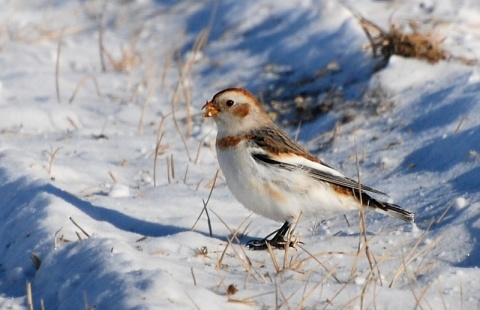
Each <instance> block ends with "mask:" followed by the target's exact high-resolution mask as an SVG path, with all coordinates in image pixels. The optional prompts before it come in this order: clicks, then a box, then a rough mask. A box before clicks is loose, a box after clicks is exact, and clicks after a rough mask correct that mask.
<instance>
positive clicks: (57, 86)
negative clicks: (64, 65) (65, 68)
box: [55, 31, 63, 103]
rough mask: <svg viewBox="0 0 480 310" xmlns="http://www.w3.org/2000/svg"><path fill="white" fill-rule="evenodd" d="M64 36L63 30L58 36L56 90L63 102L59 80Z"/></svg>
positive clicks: (58, 97)
mask: <svg viewBox="0 0 480 310" xmlns="http://www.w3.org/2000/svg"><path fill="white" fill-rule="evenodd" d="M62 37H63V31H62V32H61V33H60V36H59V37H58V44H57V60H56V62H55V90H56V92H57V101H58V103H62V100H61V98H60V82H59V75H60V52H61V50H62Z"/></svg>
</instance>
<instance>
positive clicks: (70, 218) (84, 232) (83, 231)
mask: <svg viewBox="0 0 480 310" xmlns="http://www.w3.org/2000/svg"><path fill="white" fill-rule="evenodd" d="M68 219H69V220H70V221H71V222H72V223H73V225H75V226H76V227H77V228H78V229H80V231H81V232H82V233H83V234H84V235H85V236H87V238H90V235H89V234H88V233H87V232H86V231H85V230H84V229H83V228H82V227H80V225H78V224H77V223H76V222H75V221H74V220H73V218H72V217H71V216H69V217H68Z"/></svg>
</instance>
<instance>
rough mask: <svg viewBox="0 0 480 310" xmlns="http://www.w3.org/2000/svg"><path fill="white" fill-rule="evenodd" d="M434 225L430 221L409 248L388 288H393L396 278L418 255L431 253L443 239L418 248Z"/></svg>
mask: <svg viewBox="0 0 480 310" xmlns="http://www.w3.org/2000/svg"><path fill="white" fill-rule="evenodd" d="M433 224H434V222H433V221H432V223H430V225H429V226H428V228H427V229H426V230H425V231H424V232H423V234H422V235H421V236H420V237H419V238H418V240H417V242H415V244H414V245H413V246H412V247H411V249H410V250H409V251H408V253H407V255H405V258H404V259H403V261H402V263H401V264H400V266H398V268H397V270H396V271H395V274H394V276H393V279H392V281H391V282H390V284H389V286H388V287H390V288H391V287H393V285H394V284H395V281H396V280H397V278H398V277H399V276H400V275H401V274H402V273H403V272H405V271H406V270H407V266H408V265H409V264H410V263H411V262H412V261H414V260H415V259H417V258H418V257H419V256H420V255H422V254H425V253H428V251H431V250H432V249H433V248H434V247H435V246H436V245H437V244H438V243H439V242H440V241H441V239H443V236H439V237H437V239H435V241H433V242H429V243H428V244H427V245H426V246H424V247H423V248H420V243H421V242H422V241H423V240H425V238H426V236H427V234H428V232H429V231H430V228H431V227H432V225H433Z"/></svg>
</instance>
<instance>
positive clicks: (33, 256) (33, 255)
mask: <svg viewBox="0 0 480 310" xmlns="http://www.w3.org/2000/svg"><path fill="white" fill-rule="evenodd" d="M30 259H31V260H32V264H33V267H35V270H38V269H40V266H42V260H41V259H40V257H39V256H38V254H37V253H31V254H30Z"/></svg>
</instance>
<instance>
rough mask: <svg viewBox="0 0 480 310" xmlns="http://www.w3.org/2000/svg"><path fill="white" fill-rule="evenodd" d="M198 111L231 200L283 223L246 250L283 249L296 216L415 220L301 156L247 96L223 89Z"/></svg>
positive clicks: (308, 156) (300, 149)
mask: <svg viewBox="0 0 480 310" xmlns="http://www.w3.org/2000/svg"><path fill="white" fill-rule="evenodd" d="M202 110H204V113H203V116H204V117H205V118H213V120H214V121H215V123H216V126H217V137H216V142H215V147H216V153H217V159H218V163H219V166H220V168H221V170H222V172H223V175H224V177H225V180H226V183H227V187H228V188H229V190H230V191H231V192H232V194H233V196H234V197H235V198H236V199H237V200H238V201H239V202H240V203H241V204H242V205H243V206H244V207H246V208H247V209H249V210H251V211H253V212H254V213H256V214H259V215H261V216H263V217H266V218H269V219H272V220H274V221H277V222H284V224H283V225H282V226H281V228H280V229H278V230H276V231H274V232H273V233H271V234H269V235H267V237H265V238H263V239H255V240H250V241H248V242H247V243H246V246H247V247H249V248H250V249H252V250H265V249H267V248H268V247H269V246H271V247H272V248H278V249H282V248H285V247H286V244H287V242H288V239H286V237H287V236H288V235H287V234H288V233H289V231H290V230H291V229H292V227H293V225H294V224H296V223H297V221H298V219H299V218H300V216H301V217H302V219H304V218H311V217H315V218H324V217H326V216H328V215H331V214H333V213H342V212H346V211H352V210H360V209H362V208H363V209H371V210H374V211H377V212H379V213H382V214H385V215H388V216H392V217H395V218H398V219H400V220H403V221H405V222H409V223H413V222H414V221H415V213H413V212H410V211H407V210H404V209H402V208H401V207H400V206H398V205H395V204H392V203H388V202H385V201H381V200H378V199H375V198H374V197H372V196H371V194H372V193H373V194H378V195H386V194H385V193H383V192H381V191H379V190H376V189H374V188H372V187H369V186H366V185H363V184H360V183H359V182H358V181H355V180H353V179H350V178H348V177H346V176H345V175H343V174H342V173H341V172H339V171H337V170H335V169H334V168H332V167H331V166H329V165H327V164H326V163H325V162H323V161H322V160H320V159H318V158H317V157H316V156H314V155H312V154H311V153H309V152H308V151H306V150H305V149H304V148H303V147H301V146H300V145H299V144H298V143H297V142H295V141H294V140H292V139H291V138H290V137H289V136H288V135H287V134H286V133H284V132H283V131H282V130H281V129H280V128H279V127H278V126H277V125H276V124H275V123H274V122H273V120H272V119H271V118H270V117H269V116H268V114H267V113H266V111H265V110H264V108H263V106H262V104H261V103H260V102H259V101H258V100H257V99H256V98H255V96H254V95H253V94H252V93H250V92H249V91H247V90H245V89H242V88H227V89H224V90H222V91H220V92H218V93H217V94H215V95H214V96H213V98H212V99H211V100H210V101H207V102H206V103H205V105H204V106H203V107H202ZM271 236H273V237H272V238H270V237H271ZM269 238H270V239H269ZM289 246H292V245H291V243H290V244H289Z"/></svg>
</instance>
